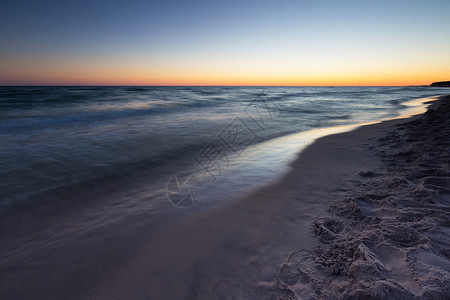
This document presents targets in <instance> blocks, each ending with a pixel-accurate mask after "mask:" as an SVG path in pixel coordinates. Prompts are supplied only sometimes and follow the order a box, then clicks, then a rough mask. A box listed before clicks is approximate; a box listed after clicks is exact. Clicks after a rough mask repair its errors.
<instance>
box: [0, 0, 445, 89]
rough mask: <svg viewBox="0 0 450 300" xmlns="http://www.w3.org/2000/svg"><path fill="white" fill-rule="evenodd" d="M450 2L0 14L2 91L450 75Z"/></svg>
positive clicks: (43, 5) (411, 81)
mask: <svg viewBox="0 0 450 300" xmlns="http://www.w3.org/2000/svg"><path fill="white" fill-rule="evenodd" d="M449 13H450V1H448V0H426V1H425V0H423V1H416V0H409V1H398V0H391V1H383V0H381V1H373V0H371V1H366V0H359V1H326V0H323V1H313V0H308V1H283V0H280V1H273V0H272V1H266V0H259V1H245V0H240V1H235V0H228V1H214V0H209V1H196V0H191V1H174V0H164V1H116V0H108V1H105V0H97V1H92V0H90V1H85V0H78V1H61V0H58V1H50V0H39V1H36V0H28V1H25V0H14V1H8V2H4V3H3V4H2V8H1V10H0V41H2V42H1V45H0V85H300V86H302V85H306V86H308V85H416V84H429V83H431V82H433V81H442V80H450V55H449V53H450V38H449V36H450V17H449Z"/></svg>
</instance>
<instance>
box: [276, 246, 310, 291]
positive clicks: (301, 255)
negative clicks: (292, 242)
mask: <svg viewBox="0 0 450 300" xmlns="http://www.w3.org/2000/svg"><path fill="white" fill-rule="evenodd" d="M313 266H314V256H313V254H312V253H311V252H309V251H306V250H299V251H296V252H294V253H292V254H290V255H289V257H288V258H287V260H286V262H285V263H283V264H282V265H281V268H280V275H279V276H280V280H281V281H282V282H283V283H284V284H287V285H294V284H296V283H297V282H298V281H299V280H300V281H302V282H304V283H306V282H308V281H309V278H308V275H307V274H311V273H312V268H313Z"/></svg>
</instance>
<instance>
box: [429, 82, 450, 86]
mask: <svg viewBox="0 0 450 300" xmlns="http://www.w3.org/2000/svg"><path fill="white" fill-rule="evenodd" d="M430 86H434V87H450V81H438V82H433V83H432V84H430Z"/></svg>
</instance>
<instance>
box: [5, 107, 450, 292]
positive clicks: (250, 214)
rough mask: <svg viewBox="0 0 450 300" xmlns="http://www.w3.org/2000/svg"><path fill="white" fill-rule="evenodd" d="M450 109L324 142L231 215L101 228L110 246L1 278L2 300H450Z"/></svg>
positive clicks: (94, 242) (83, 246)
mask: <svg viewBox="0 0 450 300" xmlns="http://www.w3.org/2000/svg"><path fill="white" fill-rule="evenodd" d="M441 102H443V103H444V102H445V103H446V104H445V105H446V107H444V108H443V109H440V110H438V111H434V112H431V113H427V114H425V115H424V116H420V117H415V118H413V119H408V120H404V119H398V120H392V121H386V122H382V123H380V124H374V125H367V126H363V127H360V128H358V129H356V130H354V131H352V132H347V133H341V134H335V135H331V136H326V137H324V138H320V139H319V140H317V141H316V142H314V143H313V144H312V145H310V146H309V147H308V148H306V149H305V150H304V151H302V152H301V154H300V155H299V157H298V159H296V160H295V161H294V162H293V163H292V166H291V167H292V168H291V171H290V172H289V173H288V174H286V175H285V176H284V177H283V178H282V179H281V180H280V181H278V182H277V183H275V184H272V185H269V186H266V187H264V188H262V189H260V190H258V191H256V192H254V193H252V194H251V195H248V196H246V197H243V198H241V199H238V200H236V201H234V202H233V203H232V204H230V205H229V206H226V207H221V208H218V209H216V210H214V211H212V212H207V213H204V214H199V215H198V216H197V217H195V218H186V219H185V221H183V222H180V223H178V224H175V225H173V224H172V225H171V226H167V227H164V225H161V227H162V228H161V230H160V231H159V232H157V233H154V231H152V232H153V233H152V234H148V231H147V230H146V229H145V228H143V227H142V226H139V227H134V226H132V225H130V224H133V223H141V224H143V222H142V220H143V219H144V218H145V216H136V217H135V218H134V219H133V218H130V219H128V221H127V222H126V223H122V224H120V226H116V228H113V229H111V228H104V229H99V230H103V231H104V232H102V234H98V232H97V234H98V235H99V236H102V237H103V238H102V239H101V240H98V239H96V235H97V234H96V233H95V232H94V233H92V234H91V236H90V238H89V239H87V240H86V237H84V238H83V240H77V239H76V238H74V239H73V245H68V246H66V248H58V249H49V250H48V252H46V253H43V254H42V259H41V260H39V259H38V260H28V261H27V266H26V268H28V269H27V270H29V272H28V277H21V276H19V275H17V276H16V277H14V276H15V275H14V274H22V273H20V272H17V269H18V268H19V267H17V266H15V267H14V268H12V267H10V268H9V269H8V270H6V271H5V270H4V271H3V272H2V273H1V274H2V277H3V278H2V283H1V285H0V295H2V297H1V298H2V299H31V298H32V299H62V298H64V299H340V298H344V299H352V298H354V299H359V298H364V297H365V298H369V299H370V298H374V299H405V298H408V299H414V298H417V299H419V298H421V299H444V298H446V297H448V296H449V294H450V291H449V288H448V287H449V286H450V261H449V258H450V257H449V253H450V248H449V245H450V243H449V242H450V241H449V232H450V231H449V230H450V228H449V226H450V225H449V223H448V220H449V208H448V207H449V206H448V205H449V203H450V202H449V189H450V184H449V181H448V180H449V178H450V174H449V173H450V171H449V166H448V162H449V157H448V155H449V153H450V151H449V150H450V149H449V144H450V143H449V132H450V130H449V129H450V126H449V121H448V120H449V116H448V114H449V111H450V110H449V109H448V102H449V100H448V98H446V100H443V101H441ZM405 122H409V123H405ZM137 220H139V222H136V221H137ZM106 232H107V233H108V234H106ZM68 234H69V233H68ZM106 237H107V238H106ZM49 257H51V258H52V259H49ZM30 264H34V266H30ZM23 268H25V267H23ZM6 274H10V275H11V277H9V278H7V279H5V277H4V275H6Z"/></svg>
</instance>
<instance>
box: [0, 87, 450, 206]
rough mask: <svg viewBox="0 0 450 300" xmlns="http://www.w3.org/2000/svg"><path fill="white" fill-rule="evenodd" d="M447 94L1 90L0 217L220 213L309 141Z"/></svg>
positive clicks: (406, 90)
mask: <svg viewBox="0 0 450 300" xmlns="http://www.w3.org/2000/svg"><path fill="white" fill-rule="evenodd" d="M447 93H448V89H439V88H430V87H420V86H411V87H189V86H180V87H153V86H149V87H146V86H142V87H141V86H139V87H138V86H112V87H110V86H57V87H39V86H32V87H0V214H1V213H2V212H5V211H8V212H10V211H11V210H12V209H15V207H20V209H21V210H24V209H25V210H26V209H30V210H31V209H35V208H36V207H45V206H46V205H49V206H55V207H64V206H66V204H67V205H69V204H70V205H92V204H93V203H95V202H97V201H98V202H100V201H102V203H108V202H109V203H108V208H109V211H114V209H118V208H120V209H121V210H122V211H123V212H124V213H123V215H126V214H133V213H137V212H142V211H155V210H166V211H170V210H177V209H195V207H208V206H211V205H212V206H217V205H224V204H226V202H227V201H230V200H229V199H232V198H233V197H235V196H237V195H241V194H245V193H247V192H249V191H252V190H253V189H255V188H258V187H260V186H262V185H264V184H267V183H270V182H273V181H274V180H276V179H277V178H279V177H280V176H282V175H283V174H284V173H286V172H287V171H288V170H289V168H290V166H289V163H290V162H291V161H292V160H293V159H295V157H296V155H298V153H299V152H300V151H301V150H302V149H303V148H304V147H306V146H307V145H308V144H310V143H311V142H313V141H314V140H315V139H317V138H319V137H321V136H324V135H327V134H332V133H336V132H342V131H345V130H350V129H351V128H353V127H352V126H355V125H358V124H362V123H368V122H374V121H378V120H382V119H388V118H393V117H396V116H398V115H400V114H402V112H403V111H404V110H405V109H406V108H407V107H408V106H407V105H405V102H406V101H409V100H413V99H422V98H427V97H432V96H436V95H441V94H447ZM69 202H70V203H69ZM74 203H75V204H74ZM70 205H69V206H70ZM102 214H103V213H102ZM111 214H113V213H111Z"/></svg>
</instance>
